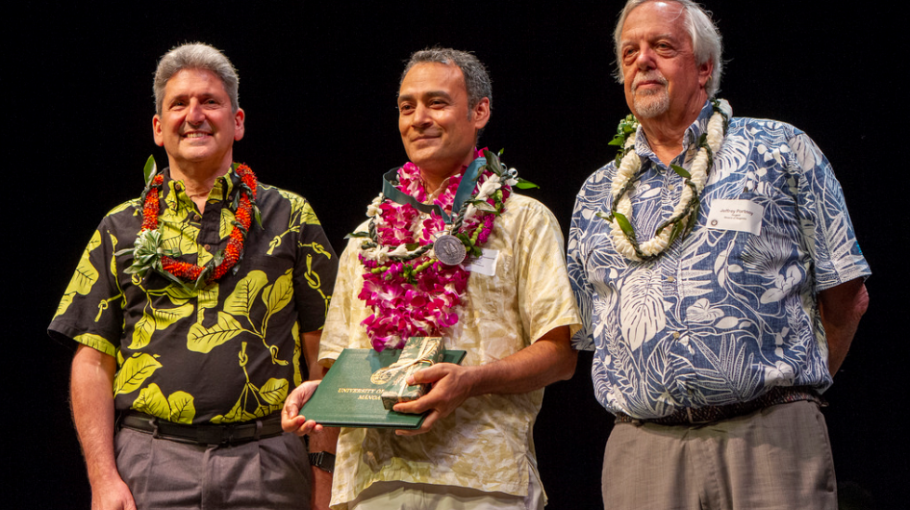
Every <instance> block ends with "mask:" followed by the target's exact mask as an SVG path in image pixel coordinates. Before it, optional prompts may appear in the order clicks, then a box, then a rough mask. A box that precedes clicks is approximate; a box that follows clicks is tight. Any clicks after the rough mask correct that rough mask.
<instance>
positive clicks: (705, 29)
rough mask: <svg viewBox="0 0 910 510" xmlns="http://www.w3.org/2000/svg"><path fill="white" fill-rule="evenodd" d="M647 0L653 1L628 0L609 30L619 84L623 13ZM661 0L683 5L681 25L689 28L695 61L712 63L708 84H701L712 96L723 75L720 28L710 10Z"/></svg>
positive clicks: (682, 1)
mask: <svg viewBox="0 0 910 510" xmlns="http://www.w3.org/2000/svg"><path fill="white" fill-rule="evenodd" d="M650 1H653V0H629V1H628V2H626V6H625V7H624V8H623V10H622V12H621V13H620V14H619V21H617V22H616V30H614V31H613V45H614V49H615V51H616V74H615V76H616V79H617V81H619V83H623V81H624V78H623V75H622V55H621V53H620V52H621V51H622V48H621V47H620V44H622V41H621V39H622V26H623V24H625V22H626V16H628V15H629V13H630V12H632V9H635V8H636V7H638V6H639V5H641V4H643V3H645V2H650ZM663 1H668V2H676V3H678V4H680V5H681V6H682V7H683V12H684V13H685V17H684V18H683V26H684V27H685V28H686V30H688V31H689V37H690V38H691V39H692V50H693V51H694V52H695V62H696V63H697V64H698V65H702V64H704V63H705V62H707V61H708V60H710V61H711V62H712V63H713V64H714V71H713V72H712V73H711V77H710V78H709V79H708V83H707V84H705V92H707V93H708V97H709V98H712V97H714V95H715V94H716V93H717V90H718V89H719V88H720V76H721V74H723V66H724V64H723V61H722V60H721V58H720V57H721V54H722V53H723V45H722V44H721V37H720V31H719V30H718V29H717V26H716V25H715V24H714V21H712V20H711V12H710V11H706V10H705V9H703V8H702V7H701V6H700V5H698V4H697V3H695V2H693V1H692V0H663Z"/></svg>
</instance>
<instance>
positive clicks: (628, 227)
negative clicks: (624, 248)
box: [613, 213, 635, 240]
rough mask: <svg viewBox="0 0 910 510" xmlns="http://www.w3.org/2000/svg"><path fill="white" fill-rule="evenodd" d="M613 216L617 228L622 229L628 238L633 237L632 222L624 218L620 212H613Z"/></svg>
mask: <svg viewBox="0 0 910 510" xmlns="http://www.w3.org/2000/svg"><path fill="white" fill-rule="evenodd" d="M613 217H614V218H616V223H619V228H621V229H622V231H623V233H624V234H626V237H628V238H629V239H632V240H634V239H635V229H634V228H632V224H631V223H629V220H628V219H626V217H625V216H623V215H622V214H621V213H614V214H613Z"/></svg>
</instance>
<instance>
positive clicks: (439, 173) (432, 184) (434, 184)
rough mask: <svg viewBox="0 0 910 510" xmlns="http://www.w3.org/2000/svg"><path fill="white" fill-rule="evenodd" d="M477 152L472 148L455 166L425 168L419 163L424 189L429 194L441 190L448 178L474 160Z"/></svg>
mask: <svg viewBox="0 0 910 510" xmlns="http://www.w3.org/2000/svg"><path fill="white" fill-rule="evenodd" d="M475 152H476V151H475V150H474V149H471V151H470V152H469V153H468V154H467V156H465V158H464V159H463V160H462V161H461V162H460V163H458V164H457V165H455V166H451V165H449V166H445V167H442V168H436V167H433V166H430V167H429V168H424V167H422V166H420V165H417V167H418V168H420V178H421V179H423V183H424V189H425V190H426V192H427V194H428V195H432V194H434V193H436V192H437V191H439V189H440V188H441V187H442V185H443V183H444V182H445V180H446V179H448V178H449V177H452V176H453V175H455V174H457V173H458V172H460V171H461V170H462V169H463V168H465V167H467V166H468V165H470V164H471V162H472V161H474V154H475Z"/></svg>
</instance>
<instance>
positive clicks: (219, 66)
mask: <svg viewBox="0 0 910 510" xmlns="http://www.w3.org/2000/svg"><path fill="white" fill-rule="evenodd" d="M183 69H202V70H205V71H210V72H212V73H213V74H215V76H217V77H218V78H219V79H221V84H222V85H223V86H224V90H225V92H227V95H228V96H229V97H230V98H231V109H232V110H233V111H234V112H235V113H236V112H237V110H239V109H240V101H239V99H238V97H237V96H238V94H237V89H238V86H239V85H240V77H239V76H237V70H236V69H234V66H233V64H231V61H230V60H228V58H227V57H225V56H224V53H222V52H221V51H220V50H218V49H217V48H214V47H212V46H209V45H208V44H204V43H198V42H197V43H187V44H183V45H180V46H175V47H174V48H171V51H169V52H167V53H165V54H164V56H163V57H161V61H159V62H158V69H157V70H156V71H155V85H154V89H155V111H156V112H158V114H159V115H160V114H161V109H162V108H163V107H164V105H163V104H162V102H163V101H164V87H165V86H166V85H167V82H168V80H170V79H171V78H172V77H173V76H174V75H175V74H177V73H178V72H180V71H182V70H183Z"/></svg>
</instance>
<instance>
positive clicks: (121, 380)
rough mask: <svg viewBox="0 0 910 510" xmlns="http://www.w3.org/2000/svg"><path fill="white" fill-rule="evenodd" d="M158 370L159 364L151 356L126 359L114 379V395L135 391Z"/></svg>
mask: <svg viewBox="0 0 910 510" xmlns="http://www.w3.org/2000/svg"><path fill="white" fill-rule="evenodd" d="M159 368H161V363H159V362H158V360H156V359H155V357H154V356H152V355H151V354H146V353H142V354H137V355H133V356H132V357H130V358H127V359H126V361H124V362H123V366H121V367H120V371H118V372H117V375H116V376H115V377H114V395H119V394H121V393H124V394H125V393H132V392H134V391H136V390H137V389H139V387H140V386H142V383H143V382H145V380H146V379H148V377H149V376H150V375H152V372H154V371H155V370H158V369H159Z"/></svg>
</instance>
